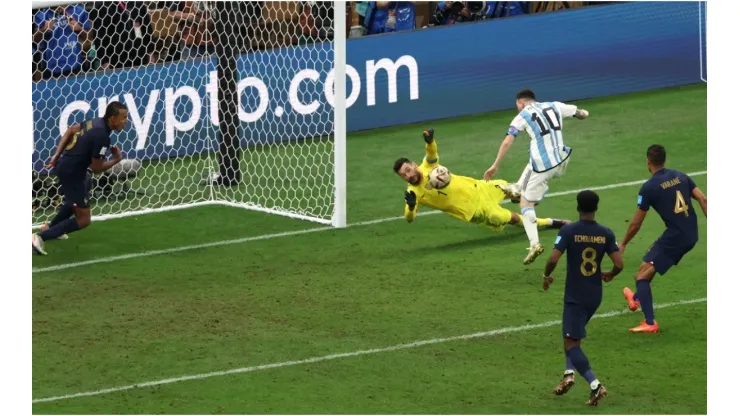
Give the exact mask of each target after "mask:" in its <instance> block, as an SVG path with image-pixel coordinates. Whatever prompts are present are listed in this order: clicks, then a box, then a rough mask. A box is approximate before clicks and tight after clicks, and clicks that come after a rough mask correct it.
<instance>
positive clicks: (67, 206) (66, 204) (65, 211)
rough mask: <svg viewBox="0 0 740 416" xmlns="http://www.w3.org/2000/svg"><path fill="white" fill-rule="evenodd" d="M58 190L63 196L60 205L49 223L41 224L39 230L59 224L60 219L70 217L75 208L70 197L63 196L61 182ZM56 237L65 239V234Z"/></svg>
mask: <svg viewBox="0 0 740 416" xmlns="http://www.w3.org/2000/svg"><path fill="white" fill-rule="evenodd" d="M61 181H62V180H61V179H60V182H61ZM59 190H60V192H61V193H62V196H63V197H64V198H63V202H62V205H60V206H59V208H57V213H56V215H55V216H54V218H53V219H52V220H51V222H50V223H47V224H42V225H41V231H42V232H43V231H46V230H48V229H49V228H51V227H54V226H56V225H57V224H59V223H61V222H62V221H64V220H66V219H67V218H69V217H71V216H72V215H74V213H75V210H74V207H75V205H74V202H72V200H71V199H70V198H67V197H66V196H64V185H63V184H62V185H61V186H60V189H59ZM58 238H59V239H62V240H63V239H66V238H67V234H62V235H61V236H59V237H58Z"/></svg>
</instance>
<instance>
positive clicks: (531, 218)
mask: <svg viewBox="0 0 740 416" xmlns="http://www.w3.org/2000/svg"><path fill="white" fill-rule="evenodd" d="M552 174H553V173H552V171H548V172H543V173H537V172H534V171H532V172H529V173H528V175H527V178H525V182H524V186H523V187H522V199H521V201H519V207H520V208H521V213H522V217H523V223H524V230H525V231H526V232H527V237H528V238H529V252H528V253H527V257H525V258H524V260H523V263H524V264H530V263H532V262H533V261H534V260H535V259H536V258H537V257H538V256H539V255H540V254H542V253H544V252H545V248H544V247H543V246H542V244H540V236H539V233H538V232H537V213H536V212H535V208H534V206H535V204H536V203H538V202H539V201H541V200H542V198H544V196H545V193H546V192H547V181H548V179H549V177H550V176H551V175H552Z"/></svg>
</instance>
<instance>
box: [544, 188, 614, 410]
mask: <svg viewBox="0 0 740 416" xmlns="http://www.w3.org/2000/svg"><path fill="white" fill-rule="evenodd" d="M576 199H577V201H578V212H579V213H580V220H579V221H578V222H574V223H572V224H568V225H566V226H564V227H563V228H561V229H560V233H559V234H558V237H557V239H556V240H555V248H554V249H553V251H552V255H551V256H550V259H549V260H548V261H547V265H546V266H545V274H544V275H543V279H544V280H543V282H542V287H543V288H544V289H545V290H547V289H549V288H550V285H551V284H552V282H553V280H554V278H553V277H552V272H553V270H555V267H556V266H557V264H558V261H559V260H560V257H561V256H562V255H563V253H565V252H567V256H568V257H567V259H568V270H567V278H566V280H565V297H564V299H563V300H564V306H563V340H564V344H565V373H564V374H563V378H562V379H561V380H560V384H558V385H557V387H555V391H554V393H555V394H556V395H558V396H560V395H563V394H565V393H567V392H568V390H570V388H571V387H573V384H574V383H575V372H574V370H576V371H578V374H580V375H581V377H583V378H585V379H586V381H588V382H589V384H590V387H591V395H590V396H589V398H588V400H587V401H586V403H587V404H589V405H591V406H596V405H598V404H599V401H600V400H601V399H603V398H604V396H606V394H607V392H606V388H605V387H604V386H603V385H602V384H601V382H599V380H598V379H597V378H596V375H595V374H594V373H593V371H591V366H590V364H589V362H588V358H587V357H586V354H584V352H583V350H582V349H581V340H582V339H584V338H586V325H587V324H588V321H589V320H590V319H591V317H592V316H594V314H595V313H596V310H597V309H598V308H599V305H601V297H602V284H601V282H602V280H603V281H606V282H609V281H611V280H612V279H614V277H615V276H616V275H618V274H619V272H621V271H622V266H623V264H622V255H621V253H620V252H619V246H618V245H617V239H616V237H615V236H614V233H613V232H612V230H610V229H609V228H607V227H605V226H603V225H601V224H599V223H597V222H596V219H595V218H596V210H597V209H598V205H599V196H598V195H597V194H596V193H595V192H593V191H583V192H580V193H579V194H578V196H577V198H576ZM604 255H608V256H609V258H611V260H612V262H613V263H614V268H613V269H612V270H611V271H610V272H602V271H601V261H602V260H603V259H604Z"/></svg>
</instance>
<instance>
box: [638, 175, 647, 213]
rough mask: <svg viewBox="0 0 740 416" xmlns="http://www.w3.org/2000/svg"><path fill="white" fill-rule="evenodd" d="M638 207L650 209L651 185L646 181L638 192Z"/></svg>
mask: <svg viewBox="0 0 740 416" xmlns="http://www.w3.org/2000/svg"><path fill="white" fill-rule="evenodd" d="M637 207H638V208H640V209H641V210H643V211H650V186H649V185H648V183H647V182H646V183H645V184H643V185H642V188H640V193H639V194H637Z"/></svg>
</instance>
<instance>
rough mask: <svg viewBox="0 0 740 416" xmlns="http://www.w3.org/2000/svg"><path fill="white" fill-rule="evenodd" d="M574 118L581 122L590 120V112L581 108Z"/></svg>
mask: <svg viewBox="0 0 740 416" xmlns="http://www.w3.org/2000/svg"><path fill="white" fill-rule="evenodd" d="M573 117H575V118H577V119H579V120H585V119H587V118H588V110H583V109H581V108H579V109H578V110H576V113H575V114H573Z"/></svg>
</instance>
